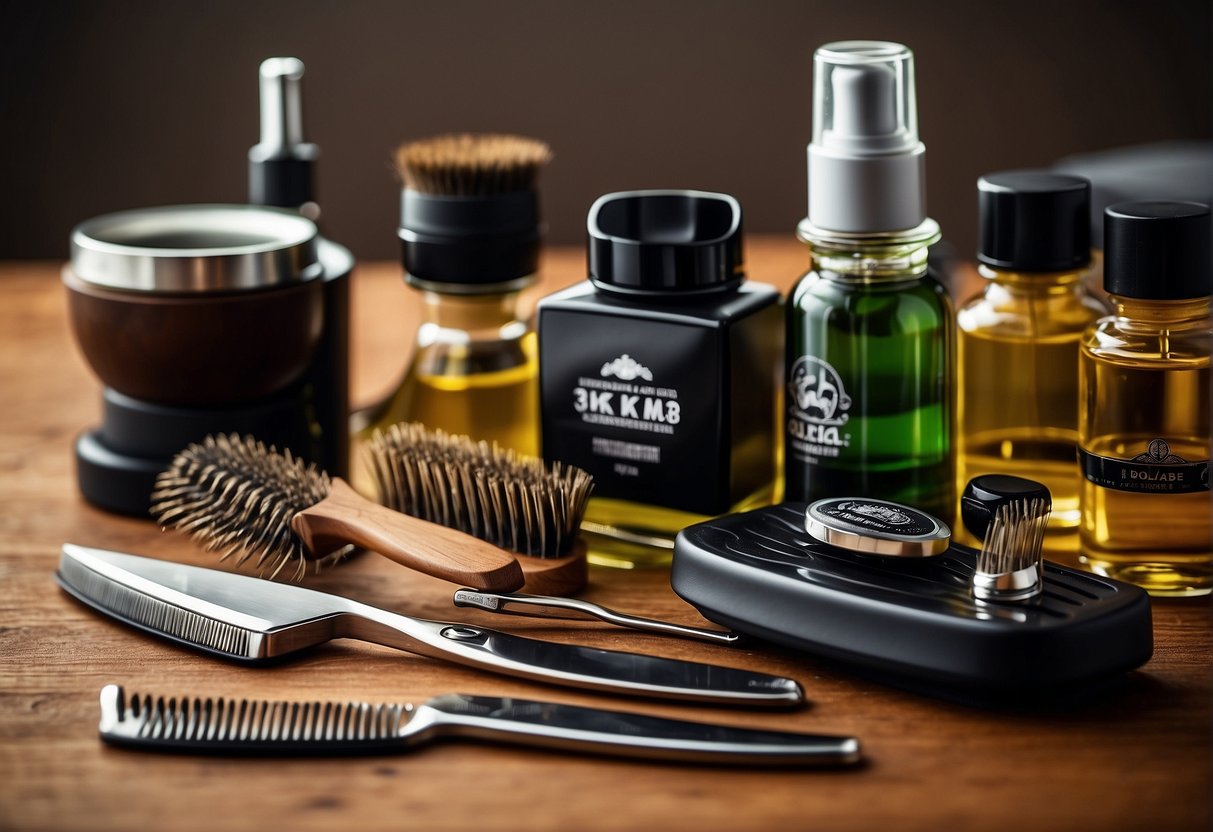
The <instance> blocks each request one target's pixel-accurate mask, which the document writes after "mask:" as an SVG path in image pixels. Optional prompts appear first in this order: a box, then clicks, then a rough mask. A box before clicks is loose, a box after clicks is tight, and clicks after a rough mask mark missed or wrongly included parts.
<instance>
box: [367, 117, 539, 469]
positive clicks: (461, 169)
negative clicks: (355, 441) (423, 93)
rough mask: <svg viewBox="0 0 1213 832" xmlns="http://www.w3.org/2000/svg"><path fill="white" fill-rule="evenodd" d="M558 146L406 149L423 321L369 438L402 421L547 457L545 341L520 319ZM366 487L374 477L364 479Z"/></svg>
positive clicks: (409, 235)
mask: <svg viewBox="0 0 1213 832" xmlns="http://www.w3.org/2000/svg"><path fill="white" fill-rule="evenodd" d="M550 156H551V152H550V151H549V149H548V147H547V145H545V144H543V143H542V142H539V141H536V140H534V139H528V138H524V137H520V136H506V135H492V134H489V135H452V136H439V137H436V138H433V139H426V140H422V141H418V142H413V143H411V144H406V145H404V146H402V147H401V148H400V150H399V151H398V156H397V166H398V169H399V173H400V176H401V178H402V179H403V181H404V186H405V187H404V190H403V191H402V193H401V204H400V232H399V233H400V239H401V242H402V243H403V246H402V254H403V264H404V270H405V280H406V282H407V283H408V285H409V286H410V287H411V288H412V289H414V290H416V291H418V292H420V293H421V297H422V299H423V301H424V321H423V323H422V325H421V327H420V328H419V329H418V330H417V336H416V339H415V341H414V344H413V352H412V358H411V359H410V361H409V364H408V367H407V369H406V370H405V373H404V377H403V379H402V380H401V382H400V384H399V386H398V387H397V389H396V390H395V391H394V392H393V393H392V394H391V395H390V396H388V397H387V399H386V400H385V401H384V402H382V403H381V404H380V405H379V406H378V407H377V408H375V409H373V410H372V411H371V412H370V413H369V414H366V415H365V416H364V419H363V424H362V425H361V426H360V427H361V430H360V431H359V439H360V440H364V441H365V440H366V439H367V438H368V437H369V436H370V435H371V434H372V433H373V432H374V431H375V430H377V429H383V428H386V427H388V426H389V425H392V424H395V423H397V422H422V423H424V424H425V425H426V426H427V427H430V428H433V429H440V430H443V431H446V432H447V433H452V434H458V435H465V436H470V437H471V438H472V439H475V440H478V441H481V440H483V441H487V442H495V443H497V444H498V445H500V446H502V447H504V448H509V449H512V450H514V451H516V452H518V453H520V454H523V455H526V456H537V455H538V454H539V419H538V411H539V390H538V363H537V356H536V343H535V341H536V339H535V333H534V330H533V329H532V327H531V324H530V322H529V321H528V320H527V319H526V318H525V317H524V316H523V315H522V314H520V309H519V297H520V293H521V292H522V290H524V289H525V288H526V287H527V286H530V285H531V284H533V283H534V281H535V273H536V271H537V268H538V263H539V246H540V220H539V195H538V191H537V178H538V175H539V171H540V169H541V168H542V167H543V166H544V165H545V164H546V163H547V161H548V159H549V158H550ZM357 483H358V486H359V487H360V488H361V489H364V490H365V489H366V488H367V481H366V478H365V477H359V478H358V480H357Z"/></svg>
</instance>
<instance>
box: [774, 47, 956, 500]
mask: <svg viewBox="0 0 1213 832" xmlns="http://www.w3.org/2000/svg"><path fill="white" fill-rule="evenodd" d="M814 75H815V78H814V94H813V140H812V143H811V144H810V145H809V148H808V160H809V213H808V216H807V217H806V218H805V219H804V220H803V221H802V222H801V223H800V225H799V227H798V229H797V236H798V237H799V238H800V239H801V240H802V241H804V242H805V243H807V244H808V246H809V250H810V253H811V255H812V267H811V269H810V270H809V271H808V272H807V273H806V274H805V275H804V277H802V278H801V280H800V281H799V282H798V283H797V284H796V286H795V287H794V288H793V290H792V293H791V296H790V298H789V302H788V305H787V341H786V343H787V361H786V365H785V372H786V401H785V418H786V421H785V431H786V432H785V448H784V476H785V484H784V485H785V496H786V498H787V499H789V500H806V501H813V500H818V499H823V498H826V497H837V496H866V497H876V498H880V499H886V500H893V501H896V502H901V503H907V504H909V505H912V506H915V507H917V508H920V509H922V510H924V511H927V512H929V513H931V514H934V515H935V516H937V517H941V518H944V519H948V518H950V517H951V516H952V514H953V511H954V508H953V505H952V494H953V489H954V483H953V467H952V456H951V453H952V383H953V382H952V378H953V360H954V359H953V344H954V324H953V321H952V306H951V301H950V300H949V298H948V294H947V291H946V289H945V288H944V286H943V285H942V284H941V283H940V282H939V281H938V280H937V279H936V278H935V277H934V276H933V275H931V274H930V273H929V272H928V270H927V248H928V246H930V245H931V244H933V243H935V242H936V241H938V240H939V226H938V225H937V224H936V223H935V221H934V220H932V219H930V218H929V217H927V216H926V209H925V199H924V191H925V187H924V185H925V172H924V154H925V148H924V146H923V144H922V142H921V141H919V138H918V124H917V110H916V105H915V100H914V58H913V54H912V53H911V52H910V50H909V49H908V48H906V47H905V46H903V45H901V44H897V43H887V42H881V41H843V42H839V43H831V44H827V45H826V46H823V47H821V48H820V49H818V50H817V53H816V55H815V57H814Z"/></svg>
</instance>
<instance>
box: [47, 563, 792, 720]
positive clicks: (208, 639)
mask: <svg viewBox="0 0 1213 832" xmlns="http://www.w3.org/2000/svg"><path fill="white" fill-rule="evenodd" d="M56 579H57V580H58V582H59V585H60V586H61V587H63V589H64V590H65V591H67V592H68V593H69V594H71V595H73V596H74V597H76V598H77V599H79V600H80V601H82V602H83V603H85V604H87V605H89V606H91V607H93V608H94V609H96V610H99V611H101V612H104V613H106V614H107V615H110V616H113V617H114V618H117V619H119V620H121V621H125V622H126V623H128V624H132V625H134V626H136V627H139V628H140V629H143V630H145V631H147V632H150V633H153V634H155V635H159V636H163V637H165V638H168V639H170V640H173V641H177V642H179V643H182V644H186V645H189V646H191V647H195V648H198V649H201V650H204V651H207V652H210V653H214V654H216V655H219V656H223V657H225V658H229V659H236V660H239V661H245V662H256V661H259V660H264V659H270V658H274V657H277V656H284V655H287V654H290V653H293V652H295V651H297V650H301V649H303V648H305V647H312V646H315V645H318V644H323V643H325V642H327V641H330V640H331V639H334V638H353V639H359V640H362V641H367V642H371V643H374V644H382V645H385V646H388V647H394V648H396V649H399V650H406V651H409V652H412V653H416V654H418V655H422V656H429V657H431V658H436V659H445V660H447V661H451V662H454V663H456V664H461V665H467V666H470V667H477V668H481V669H483V670H491V671H494V672H497V673H503V674H506V675H508V676H517V677H520V678H524V679H531V680H535V681H541V682H549V683H553V684H563V685H568V686H570V687H578V688H588V689H591V690H600V691H607V692H611V693H622V694H629V695H633V696H650V697H659V698H667V699H679V700H684V701H688V702H698V703H701V704H707V703H716V704H722V705H752V706H768V707H789V706H795V705H798V704H800V703H802V702H803V701H804V694H803V691H802V690H801V688H800V685H799V684H797V683H796V682H795V681H794V680H792V679H787V678H783V677H778V676H770V675H767V674H764V673H754V672H751V671H748V670H740V669H735V668H728V667H720V666H718V665H708V664H698V663H694V662H684V661H678V660H674V659H664V658H659V657H656V656H644V655H638V654H635V653H622V652H617V651H612V650H597V649H592V648H588V647H577V646H574V645H567V644H555V643H551V642H545V641H540V640H537V639H531V638H522V637H520V636H514V635H509V634H507V633H501V632H497V631H496V630H490V629H487V628H483V627H472V626H469V625H466V624H458V623H444V622H438V621H425V620H422V619H417V618H410V617H408V616H404V615H400V614H398V613H393V612H388V611H387V610H381V609H377V608H375V607H371V606H368V605H366V604H360V603H358V602H357V601H352V600H349V599H347V598H342V597H340V596H337V595H329V594H327V593H324V592H316V591H315V590H311V589H304V588H303V587H298V586H291V585H288V584H280V583H275V582H274V581H267V580H263V579H260V578H253V577H250V576H247V575H235V574H232V573H229V572H220V571H218V570H214V569H204V568H201V567H197V566H187V565H185V564H180V563H171V562H168V561H160V560H154V559H152V558H143V557H138V556H136V555H128V554H122V553H119V552H106V551H102V550H99V549H89V548H86V547H83V546H76V545H74V544H71V543H67V544H64V546H63V554H62V557H61V558H60V560H59V571H58V572H57V573H56Z"/></svg>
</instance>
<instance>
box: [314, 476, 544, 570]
mask: <svg viewBox="0 0 1213 832" xmlns="http://www.w3.org/2000/svg"><path fill="white" fill-rule="evenodd" d="M291 528H292V529H294V530H295V533H296V534H298V535H299V537H301V538H302V539H303V542H304V544H306V546H307V548H308V549H309V550H310V551H311V553H312V554H313V555H315V556H317V557H322V556H323V555H325V554H327V553H329V552H332V551H334V550H335V549H338V548H340V547H342V546H345V545H346V544H349V543H353V544H354V545H356V546H362V547H363V548H366V549H371V550H373V551H376V552H378V553H379V554H381V555H386V556H387V557H389V558H391V559H392V560H394V561H396V562H397V563H400V564H403V565H404V566H407V567H409V568H410V569H416V570H417V571H418V572H424V573H426V574H427V575H433V576H434V577H436V578H443V579H445V580H448V581H451V582H453V583H457V584H467V585H469V586H472V587H475V588H476V589H484V590H492V591H494V592H510V591H512V590H515V589H518V588H519V587H521V586H522V583H523V575H522V567H520V566H519V565H518V561H517V560H515V559H514V556H513V555H511V554H510V553H509V552H507V551H505V550H504V549H499V548H497V547H496V546H494V545H493V544H491V543H486V542H485V541H483V540H480V539H478V538H475V537H472V536H471V535H468V534H464V533H463V532H460V531H456V530H455V529H448V528H447V527H446V526H439V525H437V524H436V523H429V522H427V521H425V520H419V519H418V518H416V517H410V516H409V515H407V514H402V513H400V512H398V511H392V510H391V509H390V508H385V507H383V506H381V505H379V504H378V503H374V502H371V501H370V500H368V499H366V498H365V497H363V496H362V495H361V494H359V493H358V492H357V491H355V490H354V489H353V488H351V487H350V486H349V484H347V483H346V482H345V481H344V480H340V479H337V478H334V479H333V487H332V490H330V491H329V495H328V496H327V497H325V498H324V499H323V500H321V501H320V502H318V503H316V505H314V506H312V507H311V508H308V509H304V510H303V511H301V512H299V513H298V514H296V515H295V516H294V517H293V518H292V519H291Z"/></svg>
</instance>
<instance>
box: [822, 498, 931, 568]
mask: <svg viewBox="0 0 1213 832" xmlns="http://www.w3.org/2000/svg"><path fill="white" fill-rule="evenodd" d="M805 530H806V531H807V532H808V533H809V534H810V535H812V536H813V537H814V538H816V539H817V540H820V541H821V542H822V543H829V544H830V545H831V546H837V547H838V548H840V549H851V550H852V551H856V552H864V553H866V554H871V555H884V556H885V557H897V558H925V557H932V556H934V555H938V554H940V553H941V552H944V551H946V550H947V548H948V541H949V540H950V539H951V536H952V532H951V529H949V528H948V526H947V524H946V523H943V522H942V521H940V520H938V519H936V518H934V517H932V516H931V515H929V514H927V513H926V512H923V511H918V510H916V509H913V508H910V507H909V506H903V505H901V504H900V503H890V502H889V501H887V500H868V499H862V498H855V497H841V498H830V499H826V500H818V501H817V502H815V503H813V504H812V505H810V506H809V507H808V509H807V510H806V511H805Z"/></svg>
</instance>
